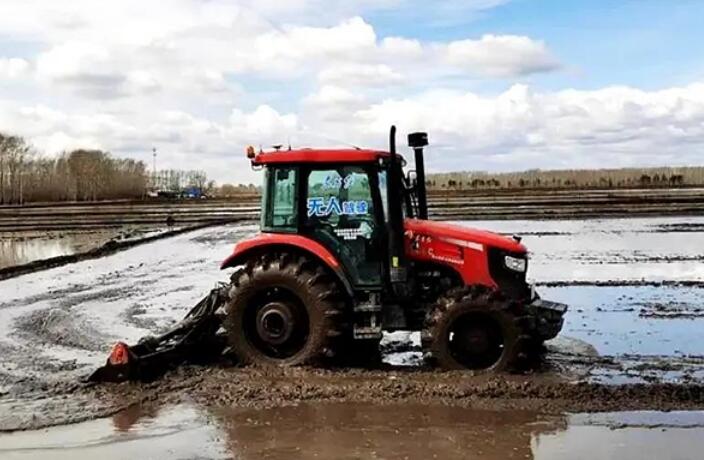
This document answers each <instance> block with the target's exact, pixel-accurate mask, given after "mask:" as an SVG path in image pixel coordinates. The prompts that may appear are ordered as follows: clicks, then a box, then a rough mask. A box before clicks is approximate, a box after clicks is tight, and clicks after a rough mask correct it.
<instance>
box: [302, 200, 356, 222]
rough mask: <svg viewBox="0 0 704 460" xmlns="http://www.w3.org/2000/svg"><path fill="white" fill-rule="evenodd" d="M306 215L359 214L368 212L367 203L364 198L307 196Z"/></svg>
mask: <svg viewBox="0 0 704 460" xmlns="http://www.w3.org/2000/svg"><path fill="white" fill-rule="evenodd" d="M307 206H308V217H312V216H317V217H327V216H330V215H337V216H361V215H367V214H369V203H367V202H366V201H365V200H350V201H342V202H340V200H339V199H338V198H337V197H334V196H331V197H330V198H328V199H327V200H326V199H325V198H323V197H312V198H308V201H307Z"/></svg>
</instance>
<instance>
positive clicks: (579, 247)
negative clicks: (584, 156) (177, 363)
mask: <svg viewBox="0 0 704 460" xmlns="http://www.w3.org/2000/svg"><path fill="white" fill-rule="evenodd" d="M462 224H466V225H472V226H476V227H480V228H488V229H491V230H494V231H498V232H501V233H505V234H518V235H522V236H523V237H524V242H525V244H526V245H527V246H528V248H529V249H530V250H531V252H532V257H531V261H530V268H529V274H530V275H529V276H530V278H531V279H532V281H534V282H535V283H536V284H537V287H538V290H539V292H540V293H541V295H542V296H543V297H545V298H548V299H552V300H556V301H561V302H565V303H568V304H570V306H571V309H570V311H569V312H568V314H567V316H566V324H565V328H564V330H563V333H562V334H561V336H560V337H558V338H557V339H556V340H554V341H553V342H551V343H549V344H548V347H549V352H548V354H547V357H546V362H545V363H544V365H543V366H542V368H541V369H538V370H536V371H535V372H533V373H531V374H528V375H514V376H499V377H482V376H472V375H469V374H468V373H452V372H450V373H447V372H438V371H435V370H432V369H427V368H425V367H424V366H423V365H422V360H421V353H420V349H419V346H418V337H417V334H410V333H394V334H389V335H387V336H386V337H385V340H384V344H383V350H384V361H385V364H384V366H383V367H382V368H381V369H346V370H341V369H340V370H326V371H323V370H312V369H295V370H287V371H281V372H264V371H258V370H254V369H246V368H238V367H233V366H229V365H228V364H227V363H219V364H217V365H215V366H210V367H198V366H186V367H184V368H182V369H179V370H177V371H175V372H172V373H170V374H168V375H167V376H165V377H164V378H163V379H162V380H160V381H157V382H153V383H149V384H122V385H103V386H98V387H84V386H83V385H81V384H80V383H78V382H79V380H80V378H81V377H83V376H85V375H87V374H88V373H89V372H90V371H91V370H92V369H93V368H94V367H95V366H98V365H101V364H102V363H103V362H104V360H105V356H106V354H107V352H108V351H109V349H110V346H111V344H112V343H113V342H114V341H115V340H118V339H119V340H126V341H128V342H135V341H136V340H137V339H139V338H140V337H142V336H144V335H147V334H149V333H154V332H159V331H162V330H164V329H165V328H167V327H168V326H169V325H170V324H173V323H174V322H175V321H177V320H178V319H180V318H181V317H182V316H183V315H184V314H185V313H186V312H187V310H188V309H189V308H190V307H191V306H192V305H193V304H195V302H197V301H198V300H199V299H200V298H201V297H202V296H203V295H205V294H206V293H207V292H208V291H209V290H210V289H211V288H212V287H214V285H215V284H216V283H217V282H218V281H225V280H226V279H227V273H223V272H219V271H218V265H219V262H220V261H221V260H222V259H224V258H225V257H226V256H227V255H228V253H229V252H230V251H231V248H232V245H233V244H234V243H235V242H236V241H237V240H238V239H240V238H244V237H246V236H249V235H251V234H253V233H254V232H255V231H256V226H254V225H229V226H219V227H213V228H208V229H202V230H198V231H195V232H190V233H187V234H182V235H179V236H175V237H172V238H167V239H164V240H159V241H154V242H151V243H148V244H145V245H141V246H137V247H133V248H131V249H128V250H125V251H121V252H118V253H116V254H113V255H110V256H108V257H104V258H99V259H92V260H85V261H81V262H78V263H75V264H71V265H66V266H63V267H59V268H54V269H50V270H45V271H40V272H37V273H32V274H28V275H23V276H20V277H16V278H12V279H8V280H5V281H1V282H0V293H2V295H1V296H0V430H3V431H11V430H16V429H22V430H32V429H37V428H39V427H43V426H52V425H62V424H65V423H68V422H82V423H83V424H81V425H72V426H61V427H58V428H49V429H47V430H44V431H25V432H21V433H14V434H8V435H3V436H2V437H0V446H2V447H0V456H3V458H4V457H5V456H7V457H8V458H14V457H11V455H12V456H15V457H16V458H32V456H34V458H39V457H41V455H49V454H50V455H51V456H53V457H59V458H60V456H66V458H68V457H69V456H71V457H73V458H82V456H83V457H85V458H87V456H89V455H90V456H94V455H102V456H105V457H106V458H124V457H125V455H124V453H125V452H128V451H129V449H138V451H139V452H152V451H150V450H149V449H156V450H154V451H153V452H164V451H163V450H159V449H172V451H173V452H174V455H175V456H176V457H179V456H180V457H192V456H196V454H193V455H191V454H190V452H192V450H189V449H193V448H194V446H196V445H197V444H198V442H193V443H189V444H188V445H181V444H179V441H178V440H177V438H178V434H177V433H179V432H188V433H189V436H193V439H195V440H200V439H202V440H204V441H203V443H205V440H206V439H211V440H213V442H212V447H213V450H212V451H209V450H208V451H201V450H198V452H197V455H200V456H204V457H207V458H210V457H215V458H218V456H224V457H227V456H232V455H233V452H234V453H236V455H238V456H241V457H243V458H297V457H300V458H305V457H309V456H313V454H314V453H318V455H319V456H321V457H326V456H330V453H329V451H327V450H326V449H330V448H332V447H336V448H339V449H340V450H339V455H335V456H336V457H340V458H345V456H347V457H348V458H358V457H370V456H373V455H374V454H373V453H374V452H376V453H377V454H378V455H377V457H379V458H404V457H405V456H408V457H409V458H428V457H431V456H432V454H430V453H429V451H428V450H423V449H424V448H425V449H431V446H432V448H434V449H435V450H434V452H436V453H437V454H438V458H453V457H456V458H460V453H462V452H464V453H465V454H466V452H468V451H470V450H472V451H477V452H479V451H481V452H483V454H482V455H483V456H484V458H499V456H500V457H501V458H506V457H507V456H509V454H510V452H509V450H510V451H512V452H516V456H515V458H526V456H528V458H531V457H530V455H532V456H533V458H559V457H562V456H565V455H570V456H571V457H572V458H586V456H587V455H590V457H592V456H593V455H592V454H593V452H594V451H593V450H590V449H593V446H594V445H598V447H599V448H603V449H605V450H604V451H603V455H602V456H607V455H608V456H616V455H619V456H620V457H622V458H642V457H643V456H647V455H646V453H648V454H652V453H653V452H656V451H654V450H653V449H657V448H658V447H657V446H658V445H661V444H662V445H668V446H670V449H671V450H669V451H668V455H671V456H674V457H677V456H679V457H680V458H690V457H691V456H692V455H691V453H692V452H694V451H695V450H698V449H699V448H700V447H697V443H698V442H699V441H697V440H698V439H701V420H702V416H701V414H699V413H698V412H670V413H667V414H663V413H660V412H654V413H653V412H634V413H630V412H629V413H625V414H624V413H616V414H609V413H606V414H603V413H602V414H599V415H598V416H597V415H589V413H591V412H594V411H599V412H604V411H610V412H614V411H615V412H619V411H623V410H636V411H643V410H646V411H647V410H667V411H672V410H683V409H686V410H696V409H704V341H702V339H701V338H700V335H701V334H700V331H701V330H702V327H703V326H704V305H703V304H702V302H701V299H702V298H704V297H703V296H702V294H703V293H704V292H703V291H702V289H704V268H702V263H701V257H702V255H701V253H700V248H701V247H702V243H704V218H700V217H663V218H638V219H636V218H631V219H592V220H581V221H580V220H564V221H561V220H554V221H538V220H530V221H515V220H514V221H474V222H462ZM399 403H403V404H404V405H403V406H399V405H398V404H399ZM379 405H382V406H381V407H383V409H379V407H380V406H379ZM135 407H137V408H144V410H146V411H152V412H146V413H144V414H142V415H139V416H137V415H134V411H135V410H137V409H134V408H135ZM404 407H413V408H414V409H413V410H412V411H410V412H404V411H405V409H404ZM150 408H151V409H150ZM139 410H142V409H139ZM139 410H138V412H139ZM131 411H132V412H131ZM476 411H482V413H481V414H478V413H477V412H476ZM507 411H513V412H507ZM380 413H381V414H387V415H386V416H381V415H379V414H380ZM518 413H520V414H523V415H521V416H518V415H515V414H518ZM140 414H141V412H140ZM414 414H415V415H414ZM424 414H425V415H424ZM507 414H512V415H507ZM105 416H112V417H114V418H113V419H110V418H107V419H106V418H101V419H99V420H93V419H96V418H98V417H105ZM599 417H603V418H599ZM663 417H664V418H663ZM132 419H135V421H134V422H124V420H128V421H129V420H132ZM115 420H118V421H117V422H115ZM293 420H300V424H296V423H293ZM321 420H326V421H327V422H323V421H321ZM473 420H474V421H473ZM653 420H656V421H653ZM125 423H126V425H128V427H127V428H120V427H119V425H120V424H125ZM555 423H556V424H557V426H556V427H553V428H547V429H546V430H545V431H541V430H542V429H543V427H550V426H551V424H555ZM451 425H452V426H451ZM455 425H456V426H455ZM453 426H454V427H455V428H453ZM614 427H615V428H617V429H612V428H614ZM304 432H305V433H311V432H312V433H317V434H318V435H317V436H314V439H315V442H312V441H311V442H298V441H299V438H301V437H303V436H304V435H303V434H302V433H304ZM267 433H268V434H267ZM507 433H514V436H508V435H507ZM504 437H506V439H504ZM38 439H42V442H43V444H42V442H35V441H36V440H38ZM52 439H53V440H54V441H52ZM326 439H329V440H332V439H339V445H337V446H335V445H334V443H333V442H332V441H329V442H328V445H326V441H325V440H326ZM491 439H494V440H495V441H496V445H494V446H493V447H492V445H491V443H489V442H488V440H491ZM519 439H520V441H519ZM32 440H33V441H32ZM66 440H72V441H71V442H65V441H66ZM587 440H590V441H589V442H587ZM30 441H31V442H30ZM421 441H422V442H421ZM656 441H657V442H656ZM512 442H513V443H514V444H513V445H512V446H509V444H510V443H512ZM201 444H202V443H201ZM518 444H520V445H518ZM403 445H406V446H409V447H408V449H410V448H411V447H412V446H414V445H416V446H418V447H417V448H416V449H413V450H408V451H406V450H404V448H403ZM500 445H505V447H502V448H499V447H498V446H500ZM629 445H634V446H639V447H640V448H642V449H643V450H637V449H636V450H632V449H626V448H624V447H623V446H629ZM6 446H9V447H6ZM29 446H35V447H33V448H31V449H30V448H29ZM117 446H120V447H119V448H118V447H117ZM394 446H395V448H394ZM421 446H425V447H421ZM123 448H124V449H125V450H122V449H123ZM689 448H692V449H695V450H691V451H690V450H686V449H689ZM2 449H5V451H3V450H2ZM33 449H35V450H33ZM492 449H496V450H492ZM573 449H574V450H573ZM580 449H582V450H580ZM609 449H611V450H609ZM677 449H685V450H682V451H681V452H680V451H677ZM404 452H406V455H401V454H402V453H404ZM678 452H679V453H678ZM335 453H336V454H337V453H338V451H335ZM396 453H398V455H396ZM421 453H424V454H423V455H421ZM638 453H640V455H637V454H638ZM425 454H428V455H425ZM111 455H112V457H111ZM154 455H155V456H158V455H163V454H156V453H155V454H154ZM580 456H581V457H580ZM651 456H652V455H651ZM656 457H660V456H657V455H656ZM509 458H510V456H509Z"/></svg>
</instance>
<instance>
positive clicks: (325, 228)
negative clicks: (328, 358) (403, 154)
mask: <svg viewBox="0 0 704 460" xmlns="http://www.w3.org/2000/svg"><path fill="white" fill-rule="evenodd" d="M350 154H353V155H354V160H353V161H346V160H345V157H346V156H348V155H350ZM275 155H276V156H281V157H286V156H289V157H290V158H297V157H298V158H301V160H299V161H298V162H293V161H291V162H290V163H287V162H272V163H267V162H266V160H267V156H266V154H260V156H259V157H258V159H255V164H256V163H259V164H264V165H265V179H264V184H265V186H264V191H263V202H262V217H261V219H262V221H261V228H262V231H263V232H270V233H282V234H289V233H290V234H297V235H302V236H305V237H307V238H310V239H311V240H313V241H317V242H318V243H320V244H322V245H323V246H324V247H325V248H327V249H328V250H329V251H330V252H331V253H332V254H336V255H337V257H338V258H339V261H340V263H341V265H342V266H343V268H344V270H345V272H346V273H347V276H348V279H349V282H350V284H351V285H352V286H353V287H354V288H379V287H381V285H382V283H383V281H384V280H383V277H382V264H383V262H384V258H383V254H384V246H385V245H384V238H385V234H386V232H385V225H386V222H387V219H386V209H387V208H388V204H387V203H388V197H387V195H386V193H385V189H386V187H387V169H386V160H385V157H386V158H388V155H384V154H383V153H379V152H372V151H367V152H360V151H328V152H326V151H305V150H302V151H290V152H281V153H278V154H275ZM277 160H278V158H277Z"/></svg>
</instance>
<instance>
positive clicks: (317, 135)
mask: <svg viewBox="0 0 704 460" xmlns="http://www.w3.org/2000/svg"><path fill="white" fill-rule="evenodd" d="M301 131H303V132H306V133H308V134H311V135H313V136H314V137H319V138H321V139H325V140H326V141H329V142H334V143H336V144H341V145H346V146H348V147H352V148H353V149H355V150H362V149H361V148H360V147H359V146H356V145H354V144H351V143H349V142H345V141H341V140H340V139H336V138H334V137H330V136H326V135H324V134H320V133H319V132H316V131H314V130H312V129H310V128H308V127H307V126H303V129H302V130H301Z"/></svg>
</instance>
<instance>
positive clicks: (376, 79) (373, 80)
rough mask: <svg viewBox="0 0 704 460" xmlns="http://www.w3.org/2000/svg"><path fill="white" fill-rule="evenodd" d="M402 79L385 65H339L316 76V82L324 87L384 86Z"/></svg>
mask: <svg viewBox="0 0 704 460" xmlns="http://www.w3.org/2000/svg"><path fill="white" fill-rule="evenodd" d="M402 79H403V77H402V75H401V74H400V73H398V72H397V71H395V70H394V69H392V68H391V67H389V66H388V65H385V64H375V65H374V64H341V65H338V66H332V67H328V68H326V69H323V70H322V71H321V72H320V73H319V74H318V80H319V81H320V82H321V83H322V84H325V85H327V84H337V85H342V86H384V85H389V84H392V83H398V82H399V81H401V80H402Z"/></svg>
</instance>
